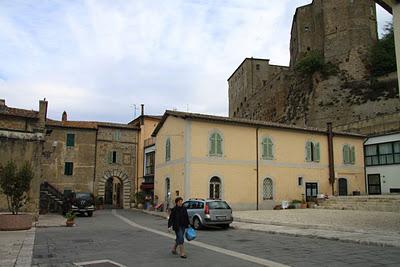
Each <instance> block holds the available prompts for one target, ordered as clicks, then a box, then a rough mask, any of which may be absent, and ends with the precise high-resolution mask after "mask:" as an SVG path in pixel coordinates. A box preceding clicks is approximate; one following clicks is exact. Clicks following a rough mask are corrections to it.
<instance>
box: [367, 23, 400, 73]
mask: <svg viewBox="0 0 400 267" xmlns="http://www.w3.org/2000/svg"><path fill="white" fill-rule="evenodd" d="M369 64H370V68H371V74H372V75H373V76H381V75H384V74H387V73H391V72H394V71H396V69H397V68H396V53H395V45H394V33H393V25H392V24H388V25H387V26H386V28H385V33H384V35H383V37H382V38H381V39H380V40H378V42H377V43H376V44H375V45H374V46H373V47H372V48H371V50H370V53H369Z"/></svg>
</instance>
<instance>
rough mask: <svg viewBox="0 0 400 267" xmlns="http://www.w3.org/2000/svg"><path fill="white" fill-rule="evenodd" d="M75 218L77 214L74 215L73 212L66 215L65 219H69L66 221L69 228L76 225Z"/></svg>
mask: <svg viewBox="0 0 400 267" xmlns="http://www.w3.org/2000/svg"><path fill="white" fill-rule="evenodd" d="M75 217H76V214H75V213H73V212H72V211H68V212H67V213H66V214H65V218H66V219H67V221H66V225H67V227H72V226H74V224H75Z"/></svg>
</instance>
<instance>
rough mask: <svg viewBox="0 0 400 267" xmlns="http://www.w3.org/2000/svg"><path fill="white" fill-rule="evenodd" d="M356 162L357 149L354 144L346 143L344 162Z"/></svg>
mask: <svg viewBox="0 0 400 267" xmlns="http://www.w3.org/2000/svg"><path fill="white" fill-rule="evenodd" d="M355 162H356V150H355V147H354V146H351V145H347V144H346V145H344V146H343V163H344V164H355Z"/></svg>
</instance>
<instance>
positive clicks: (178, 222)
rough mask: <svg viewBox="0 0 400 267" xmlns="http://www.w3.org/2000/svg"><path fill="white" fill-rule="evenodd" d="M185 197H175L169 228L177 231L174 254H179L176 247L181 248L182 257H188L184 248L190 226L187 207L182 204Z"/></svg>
mask: <svg viewBox="0 0 400 267" xmlns="http://www.w3.org/2000/svg"><path fill="white" fill-rule="evenodd" d="M182 204H183V199H182V198H181V197H177V198H176V199H175V207H174V208H172V210H171V214H170V215H169V219H168V228H171V226H172V229H173V230H174V231H175V234H176V240H175V245H174V246H173V248H172V254H175V255H176V254H177V252H176V249H177V248H179V255H180V256H181V258H183V259H186V254H185V250H184V248H183V242H184V236H185V230H186V228H188V227H189V216H188V213H187V210H186V208H185V207H183V206H182Z"/></svg>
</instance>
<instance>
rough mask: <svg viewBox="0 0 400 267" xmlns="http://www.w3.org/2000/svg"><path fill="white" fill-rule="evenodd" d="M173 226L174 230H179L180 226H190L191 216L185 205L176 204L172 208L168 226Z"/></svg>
mask: <svg viewBox="0 0 400 267" xmlns="http://www.w3.org/2000/svg"><path fill="white" fill-rule="evenodd" d="M171 226H172V229H174V231H177V230H178V229H179V228H188V227H189V216H188V213H187V210H186V208H185V207H178V206H175V207H174V208H172V210H171V214H170V215H169V219H168V228H169V227H171Z"/></svg>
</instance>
